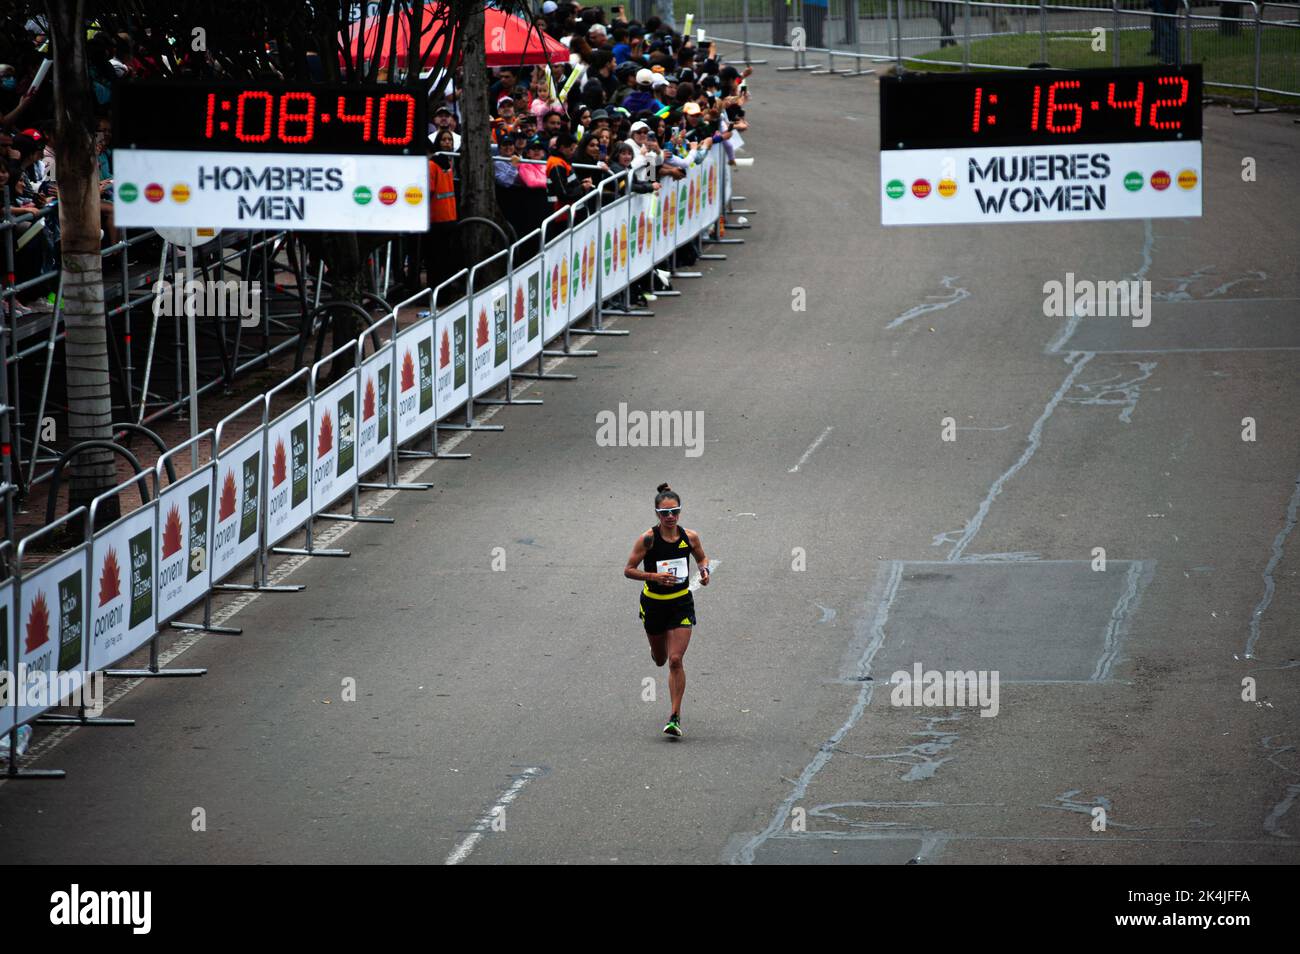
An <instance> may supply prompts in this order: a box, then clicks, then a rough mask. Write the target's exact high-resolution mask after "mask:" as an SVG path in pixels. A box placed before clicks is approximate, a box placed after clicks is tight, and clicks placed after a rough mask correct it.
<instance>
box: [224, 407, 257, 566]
mask: <svg viewBox="0 0 1300 954" xmlns="http://www.w3.org/2000/svg"><path fill="white" fill-rule="evenodd" d="M265 435H266V431H265V428H262V427H258V428H257V429H256V430H255V431H253V432H252V433H251V434H249V435H247V436H246V437H242V438H240V439H239V440H238V441H236V442H235V443H234V444H232V445H231V446H230V447H228V448H225V449H223V450H222V451H221V452H220V453H219V454H218V455H217V462H216V463H217V491H216V495H217V499H216V506H215V507H214V510H215V515H214V518H213V522H212V582H213V583H214V584H216V583H220V582H221V581H222V580H224V579H225V578H226V577H227V576H229V575H230V572H231V571H232V570H234V569H235V567H237V566H239V564H241V563H243V562H244V561H245V560H246V559H248V558H249V557H250V556H252V555H253V554H254V553H256V552H257V545H258V529H259V525H260V521H261V516H262V443H263V440H264V438H265Z"/></svg>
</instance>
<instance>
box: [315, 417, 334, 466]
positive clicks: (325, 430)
mask: <svg viewBox="0 0 1300 954" xmlns="http://www.w3.org/2000/svg"><path fill="white" fill-rule="evenodd" d="M333 446H334V425H333V423H332V422H331V421H330V412H329V411H326V412H325V413H324V414H322V415H321V417H320V435H319V436H318V437H317V439H316V458H317V459H318V460H319V459H320V458H322V457H324V456H325V455H326V454H328V453H329V452H330V448H331V447H333Z"/></svg>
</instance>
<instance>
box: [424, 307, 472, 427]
mask: <svg viewBox="0 0 1300 954" xmlns="http://www.w3.org/2000/svg"><path fill="white" fill-rule="evenodd" d="M435 328H436V334H435V335H434V341H435V342H436V343H437V349H438V357H437V372H436V377H435V378H434V399H433V407H434V413H435V415H436V419H437V420H441V419H442V418H444V417H446V416H447V415H448V414H450V413H451V412H452V411H454V410H456V408H458V407H460V406H461V405H462V404H464V403H465V402H466V401H468V400H469V302H468V301H466V300H465V299H464V298H462V299H461V300H460V301H458V302H456V303H455V304H454V305H451V306H449V307H448V308H446V309H444V310H443V311H440V312H438V316H437V320H436V324H435Z"/></svg>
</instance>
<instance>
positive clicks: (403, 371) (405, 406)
mask: <svg viewBox="0 0 1300 954" xmlns="http://www.w3.org/2000/svg"><path fill="white" fill-rule="evenodd" d="M433 327H434V320H433V318H432V317H429V318H424V319H422V320H420V321H418V322H416V323H415V324H414V325H412V326H411V327H410V328H407V329H405V330H404V331H402V332H400V333H399V334H398V336H397V344H396V347H397V352H396V356H397V421H396V426H395V428H394V430H395V431H396V440H397V443H398V444H404V443H405V442H407V441H409V440H410V439H411V438H413V437H416V436H418V435H420V434H422V433H424V432H425V431H426V430H428V428H429V426H430V425H431V424H433V422H434V421H435V420H437V417H438V415H437V412H436V411H435V410H434V403H433ZM450 348H451V346H450V344H449V345H448V352H449V354H450Z"/></svg>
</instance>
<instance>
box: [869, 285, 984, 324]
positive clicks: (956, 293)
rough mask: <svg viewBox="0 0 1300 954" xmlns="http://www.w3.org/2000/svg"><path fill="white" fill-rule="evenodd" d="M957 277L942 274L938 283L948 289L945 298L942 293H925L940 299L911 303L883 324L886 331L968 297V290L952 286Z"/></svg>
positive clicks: (948, 306) (929, 296)
mask: <svg viewBox="0 0 1300 954" xmlns="http://www.w3.org/2000/svg"><path fill="white" fill-rule="evenodd" d="M959 277H960V276H959V275H944V276H943V277H942V278H940V279H939V284H941V285H942V286H943V287H944V288H946V289H948V291H949V295H948V297H947V298H944V297H943V296H942V295H927V296H926V297H927V298H938V299H941V300H940V301H932V302H929V303H928V304H925V305H913V306H912V307H911V308H909V309H907V311H905V312H903V313H902V314H901V315H899V316H898V317H897V318H895V319H894V320H893V321H891V322H890V323H889V324H887V325H885V330H887V331H888V330H890V329H892V328H897V327H898V326H899V325H902V324H904V323H906V322H909V321H911V320H912V319H913V318H918V317H920V316H921V315H925V314H929V313H930V312H932V311H940V310H942V309H944V308H950V307H951V306H953V305H955V304H957V302H959V301H965V300H966V299H967V298H969V297H970V292H968V291H967V290H966V289H964V288H953V287H952V283H953V282H955V281H956V280H957V279H958V278H959Z"/></svg>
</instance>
